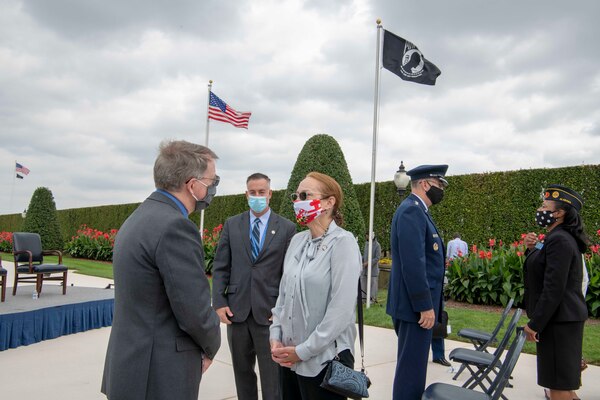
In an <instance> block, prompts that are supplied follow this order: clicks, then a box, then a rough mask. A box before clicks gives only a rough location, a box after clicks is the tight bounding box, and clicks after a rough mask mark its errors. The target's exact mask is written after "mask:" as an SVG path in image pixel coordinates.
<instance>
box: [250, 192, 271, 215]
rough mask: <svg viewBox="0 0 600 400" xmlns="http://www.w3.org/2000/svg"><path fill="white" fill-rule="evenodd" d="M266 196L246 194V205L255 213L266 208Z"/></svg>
mask: <svg viewBox="0 0 600 400" xmlns="http://www.w3.org/2000/svg"><path fill="white" fill-rule="evenodd" d="M267 205H268V204H267V198H266V197H264V196H248V206H250V208H251V209H252V211H254V212H255V213H257V214H260V213H261V212H263V211H264V210H265V208H267Z"/></svg>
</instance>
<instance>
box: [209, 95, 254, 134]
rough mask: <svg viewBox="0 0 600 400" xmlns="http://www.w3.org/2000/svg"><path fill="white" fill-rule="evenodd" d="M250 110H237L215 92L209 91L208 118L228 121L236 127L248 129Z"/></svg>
mask: <svg viewBox="0 0 600 400" xmlns="http://www.w3.org/2000/svg"><path fill="white" fill-rule="evenodd" d="M250 115H252V113H251V112H238V111H235V110H234V109H233V108H231V107H229V106H228V105H227V103H225V102H224V101H223V100H221V99H220V98H219V97H218V96H217V95H216V94H214V93H213V92H210V102H209V104H208V118H209V119H214V120H215V121H221V122H228V123H230V124H231V125H233V126H235V127H236V128H244V129H248V122H249V121H250Z"/></svg>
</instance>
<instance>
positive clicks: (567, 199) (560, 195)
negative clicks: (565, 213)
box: [407, 172, 583, 211]
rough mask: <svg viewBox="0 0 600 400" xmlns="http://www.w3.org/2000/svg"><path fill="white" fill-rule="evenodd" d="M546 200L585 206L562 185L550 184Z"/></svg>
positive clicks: (577, 195) (571, 191)
mask: <svg viewBox="0 0 600 400" xmlns="http://www.w3.org/2000/svg"><path fill="white" fill-rule="evenodd" d="M407 174H408V172H407ZM544 200H554V201H560V202H561V203H566V204H569V205H571V206H573V207H575V209H576V210H577V211H579V210H581V207H583V198H582V197H581V195H580V194H579V193H577V192H576V191H574V190H573V189H571V188H568V187H566V186H562V185H549V186H548V187H547V188H546V190H545V191H544Z"/></svg>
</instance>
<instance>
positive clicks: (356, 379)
mask: <svg viewBox="0 0 600 400" xmlns="http://www.w3.org/2000/svg"><path fill="white" fill-rule="evenodd" d="M356 304H357V307H358V336H359V338H360V357H361V359H362V368H361V369H360V371H355V370H354V369H352V368H350V367H347V366H345V365H344V364H342V363H341V362H340V360H339V357H338V356H337V355H336V356H335V358H334V359H333V360H331V361H328V362H327V364H328V365H327V371H326V372H325V377H324V378H323V382H322V383H321V387H322V388H324V389H327V390H329V391H330V392H333V393H337V394H339V395H342V396H346V397H350V398H351V399H362V398H367V397H369V391H368V388H369V386H371V380H370V379H369V377H368V376H367V374H365V349H364V340H363V336H364V333H363V326H364V323H363V310H362V296H361V290H360V283H359V285H358V301H357V303H356Z"/></svg>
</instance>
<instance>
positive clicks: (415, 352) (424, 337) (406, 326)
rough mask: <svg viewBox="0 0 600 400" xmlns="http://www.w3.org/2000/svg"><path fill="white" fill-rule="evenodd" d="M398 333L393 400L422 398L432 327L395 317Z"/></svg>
mask: <svg viewBox="0 0 600 400" xmlns="http://www.w3.org/2000/svg"><path fill="white" fill-rule="evenodd" d="M394 329H395V330H396V335H398V356H397V358H398V360H397V363H396V374H395V376H394V388H393V397H392V399H393V400H420V399H421V396H422V395H423V392H424V391H425V379H426V377H427V362H428V357H429V346H430V345H431V334H432V331H431V329H423V328H421V327H420V326H419V324H418V323H416V322H407V321H402V320H397V319H394Z"/></svg>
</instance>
